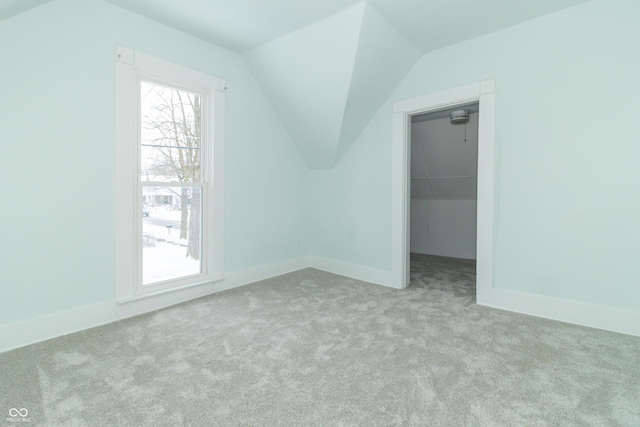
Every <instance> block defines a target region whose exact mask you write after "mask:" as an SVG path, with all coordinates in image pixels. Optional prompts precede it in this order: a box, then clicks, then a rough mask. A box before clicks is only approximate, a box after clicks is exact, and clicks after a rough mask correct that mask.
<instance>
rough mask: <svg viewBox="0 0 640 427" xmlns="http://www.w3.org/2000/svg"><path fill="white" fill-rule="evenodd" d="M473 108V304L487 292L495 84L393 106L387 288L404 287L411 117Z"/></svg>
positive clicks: (487, 82)
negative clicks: (475, 148) (475, 128)
mask: <svg viewBox="0 0 640 427" xmlns="http://www.w3.org/2000/svg"><path fill="white" fill-rule="evenodd" d="M476 103H477V105H478V151H477V159H478V160H477V168H478V169H477V215H476V218H477V227H476V302H478V303H480V304H482V303H483V302H485V301H484V300H485V298H486V297H487V296H488V295H489V293H490V292H491V290H492V288H493V239H494V192H495V191H494V182H495V180H494V175H495V158H494V146H495V81H494V80H485V81H482V82H477V83H473V84H470V85H466V86H462V87H459V88H454V89H450V90H446V91H442V92H436V93H432V94H428V95H424V96H420V97H416V98H411V99H406V100H403V101H398V102H396V103H394V106H393V107H394V110H393V142H392V212H391V217H392V218H391V220H392V230H391V233H392V259H391V264H392V276H393V285H394V286H395V287H397V288H405V287H407V286H408V284H409V253H410V241H411V236H410V231H411V229H410V207H411V203H410V202H411V193H410V191H411V176H410V169H411V168H410V166H411V163H410V162H411V144H410V142H411V121H412V118H413V117H414V116H420V115H423V114H429V113H434V112H441V111H445V110H448V109H453V108H459V107H463V106H468V105H473V104H476Z"/></svg>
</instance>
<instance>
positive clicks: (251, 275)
mask: <svg viewBox="0 0 640 427" xmlns="http://www.w3.org/2000/svg"><path fill="white" fill-rule="evenodd" d="M307 267H309V257H308V256H303V257H299V258H293V259H290V260H287V261H283V262H279V263H275V264H267V265H260V266H258V267H253V268H249V269H247V270H240V271H236V272H233V273H228V274H227V275H226V277H225V279H224V280H223V281H221V282H217V283H216V284H215V285H214V289H215V291H216V292H219V291H224V290H227V289H233V288H237V287H239V286H244V285H248V284H249V283H254V282H258V281H260V280H265V279H271V278H272V277H276V276H281V275H283V274H287V273H292V272H294V271H298V270H302V269H303V268H307Z"/></svg>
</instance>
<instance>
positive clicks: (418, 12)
mask: <svg viewBox="0 0 640 427" xmlns="http://www.w3.org/2000/svg"><path fill="white" fill-rule="evenodd" d="M47 1H50V0H0V20H2V19H6V18H8V17H10V16H13V15H15V14H18V13H20V12H23V11H25V10H27V9H29V8H32V7H35V6H38V5H40V4H43V3H46V2H47ZM105 1H108V2H109V3H112V4H114V5H117V6H120V7H122V8H125V9H129V10H131V11H133V12H136V13H139V14H141V15H144V16H147V17H149V18H151V19H154V20H156V21H159V22H162V23H164V24H166V25H168V26H171V27H174V28H177V29H179V30H181V31H184V32H186V33H189V34H191V35H194V36H196V37H199V38H201V39H203V40H206V41H209V42H211V43H214V44H217V45H219V46H222V47H224V48H227V49H230V50H233V51H236V52H244V51H246V50H250V49H253V48H256V47H258V46H261V45H263V44H264V43H266V42H268V41H270V40H273V39H275V38H278V37H280V36H283V35H285V34H288V33H290V32H292V31H294V30H297V29H300V28H303V27H305V26H307V25H309V24H312V23H314V22H317V21H320V20H322V19H324V18H327V17H329V16H331V15H334V14H336V13H338V12H340V11H342V10H344V9H346V8H348V7H350V6H353V5H355V4H357V3H360V2H361V1H362V0H180V1H176V0H105ZM586 1H588V0H482V1H478V0H368V1H367V3H368V4H370V5H371V6H373V7H374V8H375V9H376V10H377V11H378V12H380V14H381V15H382V16H383V17H384V19H385V20H386V21H388V22H389V23H390V24H391V25H393V26H394V27H395V28H396V29H397V30H398V31H399V32H400V33H401V34H402V35H403V36H404V37H405V38H406V39H407V41H408V42H409V43H411V44H412V45H413V46H415V47H416V48H418V49H419V50H420V51H422V52H423V53H424V52H428V51H431V50H434V49H438V48H441V47H444V46H448V45H450V44H453V43H457V42H460V41H463V40H467V39H470V38H473V37H477V36H479V35H482V34H487V33H490V32H493V31H496V30H499V29H501V28H505V27H508V26H511V25H515V24H517V23H520V22H523V21H526V20H529V19H533V18H536V17H538V16H541V15H545V14H547V13H551V12H554V11H557V10H560V9H564V8H567V7H571V6H574V5H577V4H580V3H585V2H586Z"/></svg>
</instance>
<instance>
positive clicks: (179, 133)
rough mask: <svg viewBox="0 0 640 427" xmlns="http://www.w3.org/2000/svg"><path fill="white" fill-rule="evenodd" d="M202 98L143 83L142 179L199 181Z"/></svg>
mask: <svg viewBox="0 0 640 427" xmlns="http://www.w3.org/2000/svg"><path fill="white" fill-rule="evenodd" d="M201 103H202V97H201V96H200V95H198V94H195V93H190V92H187V91H184V90H179V89H176V88H171V87H167V86H162V85H159V84H157V83H152V82H147V81H142V82H140V154H141V156H140V159H141V168H140V173H141V177H140V178H141V180H142V181H155V182H199V181H200V157H201V151H202V150H201V146H200V135H201V129H202V126H201V120H202V111H201V109H202V108H201Z"/></svg>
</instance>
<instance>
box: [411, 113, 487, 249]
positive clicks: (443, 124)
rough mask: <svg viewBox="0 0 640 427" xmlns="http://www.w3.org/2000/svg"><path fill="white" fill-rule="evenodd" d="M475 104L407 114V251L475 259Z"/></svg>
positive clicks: (476, 115)
mask: <svg viewBox="0 0 640 427" xmlns="http://www.w3.org/2000/svg"><path fill="white" fill-rule="evenodd" d="M478 110H479V104H478V103H477V102H476V103H473V104H470V105H462V106H458V107H454V108H448V109H445V110H440V111H435V112H430V113H426V114H418V115H415V116H412V117H411V142H410V143H411V162H410V176H411V182H410V184H411V191H410V195H411V202H410V203H411V205H410V209H409V212H410V221H409V224H410V233H409V235H410V239H409V240H410V244H409V246H410V252H411V254H423V255H435V256H441V257H448V258H458V259H466V260H475V259H476V196H477V171H478Z"/></svg>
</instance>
